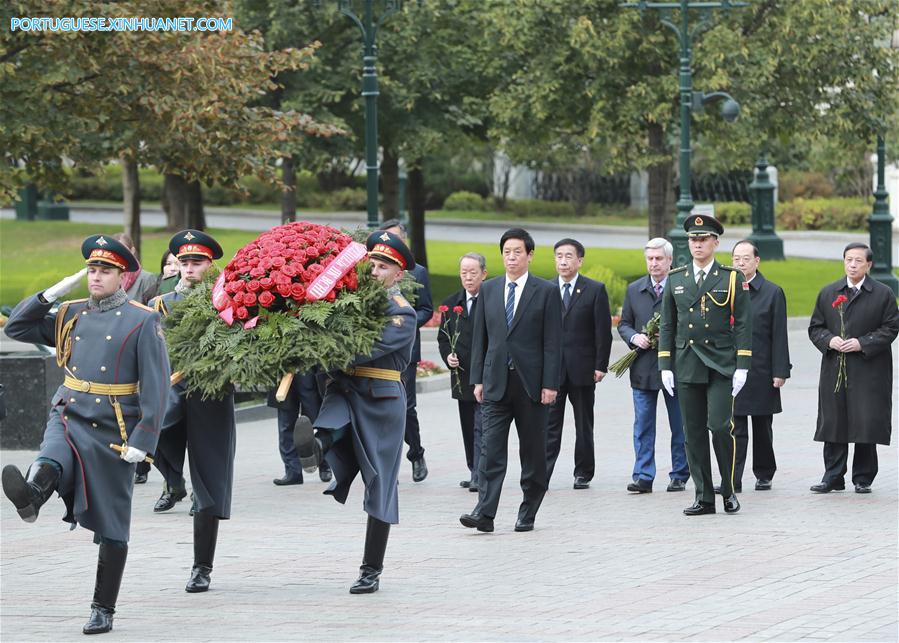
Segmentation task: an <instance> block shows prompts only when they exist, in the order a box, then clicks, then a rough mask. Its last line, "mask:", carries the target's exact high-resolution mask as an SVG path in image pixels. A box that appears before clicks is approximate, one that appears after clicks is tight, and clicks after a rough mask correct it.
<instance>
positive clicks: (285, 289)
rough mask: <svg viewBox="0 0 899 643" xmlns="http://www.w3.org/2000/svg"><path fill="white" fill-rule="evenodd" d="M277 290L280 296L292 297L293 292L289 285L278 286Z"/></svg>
mask: <svg viewBox="0 0 899 643" xmlns="http://www.w3.org/2000/svg"><path fill="white" fill-rule="evenodd" d="M277 289H278V294H279V295H281V296H282V297H290V295H291V293H292V292H293V291H292V288H291V286H290V284H289V283H286V284H278V285H277Z"/></svg>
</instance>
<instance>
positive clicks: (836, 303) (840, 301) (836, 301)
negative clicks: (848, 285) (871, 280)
mask: <svg viewBox="0 0 899 643" xmlns="http://www.w3.org/2000/svg"><path fill="white" fill-rule="evenodd" d="M847 301H849V298H848V297H846V295H840V296H839V297H837V298H836V299H834V300H833V303H832V304H831V306H833V307H834V308H837V307H838V306H842V305H843V304H845V303H846V302H847Z"/></svg>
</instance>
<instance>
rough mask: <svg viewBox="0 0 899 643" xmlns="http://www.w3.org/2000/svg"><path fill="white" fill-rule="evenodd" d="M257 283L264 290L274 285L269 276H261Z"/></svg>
mask: <svg viewBox="0 0 899 643" xmlns="http://www.w3.org/2000/svg"><path fill="white" fill-rule="evenodd" d="M259 285H260V286H262V287H263V289H265V290H271V289H272V286H274V285H275V282H274V280H273V279H272V278H271V277H263V278H262V279H260V280H259Z"/></svg>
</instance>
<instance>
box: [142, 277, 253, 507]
mask: <svg viewBox="0 0 899 643" xmlns="http://www.w3.org/2000/svg"><path fill="white" fill-rule="evenodd" d="M183 298H184V295H182V294H181V293H179V292H175V291H173V292H168V293H165V294H164V295H160V296H159V297H155V298H153V299H152V300H151V301H150V305H151V306H153V307H154V308H157V309H158V310H160V312H162V313H163V314H166V315H167V314H168V311H169V310H170V309H171V307H172V306H173V305H177V302H178V301H180V300H181V299H183ZM186 386H187V384H186V382H184V381H181V382H179V383H178V384H176V385H175V386H172V387H170V392H169V399H168V408H167V409H166V414H165V420H164V422H163V429H164V430H163V434H162V438H161V439H160V449H161V450H162V451H163V452H165V450H166V449H171V448H177V449H181V448H183V447H182V444H183V443H182V442H180V441H177V442H173V441H171V440H170V439H169V438H168V437H167V433H168V431H167V430H165V429H169V428H171V427H174V426H175V425H176V424H179V423H183V425H184V428H185V433H186V435H187V453H188V456H189V458H188V460H189V463H190V483H191V488H192V490H193V495H194V502H195V504H196V509H197V511H205V512H208V513H212V514H214V515H216V516H217V517H218V518H220V519H223V520H226V519H228V518H230V517H231V493H232V491H233V488H234V455H235V453H236V452H237V420H236V418H235V414H234V392H233V391H231V390H229V391H227V392H226V393H224V394H223V395H222V397H220V398H219V399H206V400H204V399H202V396H201V394H200V393H191V394H188V393H187V392H186ZM179 455H180V454H179ZM171 460H173V461H175V460H176V458H171Z"/></svg>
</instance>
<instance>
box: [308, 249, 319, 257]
mask: <svg viewBox="0 0 899 643" xmlns="http://www.w3.org/2000/svg"><path fill="white" fill-rule="evenodd" d="M318 255H319V252H318V248H317V247H315V246H309V247H308V248H306V256H307V257H310V258H313V259H314V258H315V257H317V256H318Z"/></svg>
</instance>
